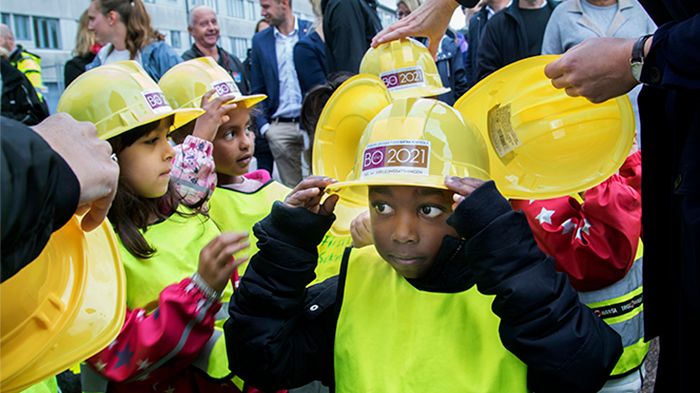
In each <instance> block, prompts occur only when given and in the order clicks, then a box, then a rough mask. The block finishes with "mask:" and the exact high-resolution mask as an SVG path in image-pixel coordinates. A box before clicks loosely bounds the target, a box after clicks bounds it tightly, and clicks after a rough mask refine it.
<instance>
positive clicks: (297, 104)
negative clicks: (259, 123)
mask: <svg viewBox="0 0 700 393" xmlns="http://www.w3.org/2000/svg"><path fill="white" fill-rule="evenodd" d="M298 31H299V26H298V24H297V18H296V17H294V29H293V30H292V31H291V32H290V33H289V35H284V34H282V33H281V32H280V31H279V30H278V29H277V27H274V31H273V32H274V34H275V51H276V54H277V73H278V75H279V84H280V102H279V105H278V106H277V111H276V112H275V113H274V114H273V115H272V118H273V119H274V118H276V117H299V114H300V113H301V88H300V87H299V80H298V79H297V71H296V68H295V67H294V44H296V43H297V41H299V35H298V34H297V33H298Z"/></svg>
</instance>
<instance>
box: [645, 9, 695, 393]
mask: <svg viewBox="0 0 700 393" xmlns="http://www.w3.org/2000/svg"><path fill="white" fill-rule="evenodd" d="M642 3H643V5H644V7H645V9H646V10H647V11H648V12H649V15H650V16H651V17H652V19H654V21H655V22H656V23H657V24H658V25H659V28H658V30H657V31H656V33H655V34H654V40H653V43H652V46H651V49H650V51H649V53H648V54H647V57H646V58H645V60H644V68H643V69H642V76H641V79H642V82H644V83H645V86H644V88H643V89H642V91H641V93H640V95H639V115H640V120H641V121H640V123H641V133H642V146H643V154H642V171H643V173H644V181H643V183H642V196H643V198H642V209H643V212H644V214H643V216H642V223H643V228H644V319H645V333H646V335H647V337H648V338H652V337H655V336H657V335H658V336H660V337H661V356H660V360H659V371H658V374H657V379H656V391H657V392H691V391H695V390H697V369H698V367H700V358H698V353H700V341H699V340H698V337H697V332H698V326H700V111H699V110H698V104H697V102H698V101H697V100H698V96H699V95H700V2H697V1H690V0H688V1H683V0H668V1H650V0H647V1H645V0H642Z"/></svg>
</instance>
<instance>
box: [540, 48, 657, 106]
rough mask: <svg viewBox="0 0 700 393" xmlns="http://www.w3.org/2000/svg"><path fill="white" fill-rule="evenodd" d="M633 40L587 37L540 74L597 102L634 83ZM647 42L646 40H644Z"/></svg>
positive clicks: (574, 92)
mask: <svg viewBox="0 0 700 393" xmlns="http://www.w3.org/2000/svg"><path fill="white" fill-rule="evenodd" d="M634 42H635V40H634V39H623V38H589V39H587V40H585V41H583V42H581V43H580V44H578V45H576V46H574V47H572V48H571V49H569V50H568V51H567V52H566V53H564V55H562V57H560V58H559V59H557V60H555V61H553V62H552V63H550V64H548V65H547V66H546V67H545V68H544V74H545V75H546V76H547V77H548V78H549V79H551V80H552V85H553V86H554V87H556V88H557V89H564V90H565V91H566V94H568V95H570V96H572V97H578V96H583V97H586V98H587V99H589V100H590V101H591V102H594V103H599V102H603V101H606V100H608V99H610V98H613V97H617V96H620V95H622V94H625V93H627V92H628V91H630V90H631V89H632V88H633V87H634V86H636V85H637V83H638V82H637V81H636V80H635V79H634V76H632V71H631V69H630V58H631V56H632V47H633V46H634ZM647 42H648V41H647Z"/></svg>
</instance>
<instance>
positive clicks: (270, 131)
mask: <svg viewBox="0 0 700 393" xmlns="http://www.w3.org/2000/svg"><path fill="white" fill-rule="evenodd" d="M260 8H261V15H262V16H263V17H264V18H265V20H266V21H267V22H268V23H269V24H270V28H268V29H265V30H263V31H261V32H259V33H256V34H255V35H254V36H253V51H252V55H251V63H252V64H251V75H250V79H251V93H252V94H266V95H267V97H268V99H267V100H265V101H263V102H262V103H261V109H262V111H260V112H258V113H256V114H255V127H256V128H257V130H258V132H259V133H260V134H261V135H264V136H265V138H266V139H267V141H268V143H269V144H270V149H271V150H272V156H273V157H274V159H275V163H276V164H277V171H278V174H279V179H280V181H281V182H282V183H283V184H285V185H287V186H289V187H294V186H295V185H296V184H297V183H299V182H300V181H301V179H302V174H301V156H302V153H303V151H304V137H303V135H302V131H301V129H300V128H299V114H300V111H301V101H302V96H301V88H300V87H299V80H298V79H297V72H296V69H295V67H294V53H293V49H294V44H296V43H297V41H299V39H300V38H301V37H303V36H304V35H306V33H307V32H308V31H309V29H310V28H311V22H309V21H305V20H301V19H297V18H296V17H295V16H294V14H293V13H292V0H260Z"/></svg>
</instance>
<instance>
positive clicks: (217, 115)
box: [192, 89, 238, 142]
mask: <svg viewBox="0 0 700 393" xmlns="http://www.w3.org/2000/svg"><path fill="white" fill-rule="evenodd" d="M214 93H216V90H214V89H212V90H209V91H208V92H207V93H206V94H204V95H203V96H202V102H201V104H200V106H201V108H202V109H204V114H202V116H199V117H198V118H197V120H195V123H194V131H192V135H194V136H196V137H197V138H201V139H204V140H207V141H209V142H212V141H213V140H214V137H216V131H217V130H218V129H219V127H221V125H222V124H224V123H226V122H227V121H228V120H229V116H228V115H227V113H228V112H229V111H230V110H233V109H235V108H236V107H237V106H238V105H236V104H235V103H232V104H226V103H227V102H229V101H231V100H232V99H234V98H236V96H235V95H234V94H226V95H223V96H218V97H216V98H215V99H213V100H212V99H211V97H212V96H213V95H214Z"/></svg>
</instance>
